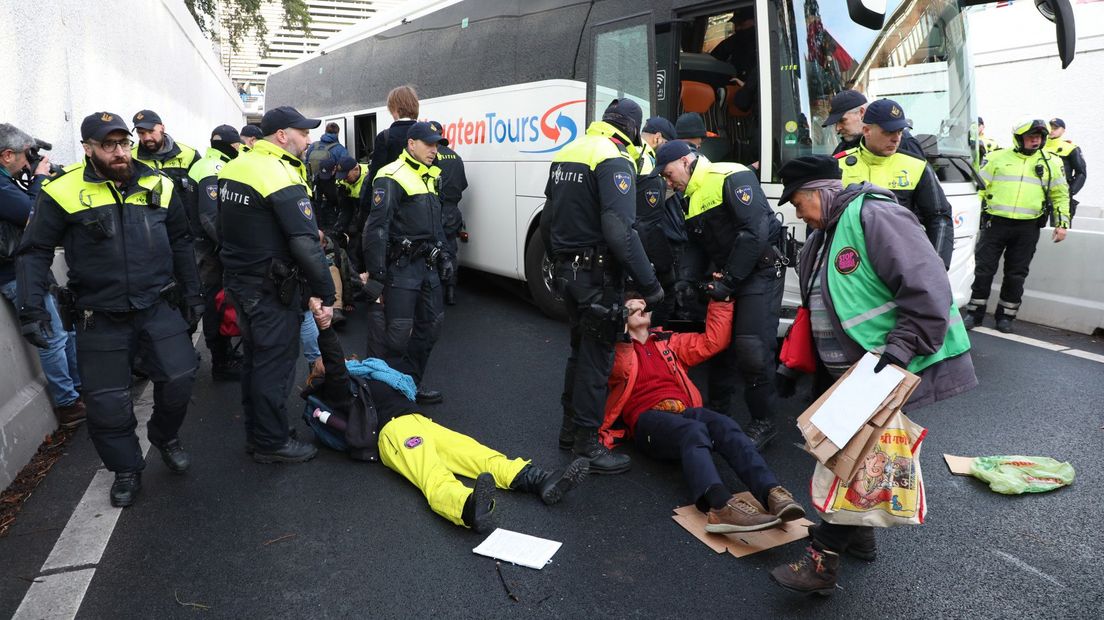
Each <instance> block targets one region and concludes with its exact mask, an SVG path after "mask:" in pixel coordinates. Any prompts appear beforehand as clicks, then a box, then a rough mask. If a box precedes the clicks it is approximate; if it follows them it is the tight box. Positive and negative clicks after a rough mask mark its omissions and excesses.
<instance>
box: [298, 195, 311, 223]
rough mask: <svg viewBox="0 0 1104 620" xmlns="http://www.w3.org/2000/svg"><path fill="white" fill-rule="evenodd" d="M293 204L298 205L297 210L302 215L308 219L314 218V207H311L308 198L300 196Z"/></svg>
mask: <svg viewBox="0 0 1104 620" xmlns="http://www.w3.org/2000/svg"><path fill="white" fill-rule="evenodd" d="M295 206H297V207H299V212H300V213H302V214H303V217H305V218H307V219H308V220H313V219H314V209H312V208H311V201H310V198H300V199H299V202H298V203H296V205H295Z"/></svg>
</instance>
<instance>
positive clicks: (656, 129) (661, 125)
mask: <svg viewBox="0 0 1104 620" xmlns="http://www.w3.org/2000/svg"><path fill="white" fill-rule="evenodd" d="M640 131H643V132H645V133H658V134H659V135H661V136H663V138H664V139H665V140H667V141H668V142H670V141H671V140H677V139H678V134H677V133H676V132H675V126H674V125H672V124H671V121H669V120H667V119H665V118H663V117H662V116H653V117H651V118H649V119H648V120H647V121H645V122H644V127H643V129H641V130H640Z"/></svg>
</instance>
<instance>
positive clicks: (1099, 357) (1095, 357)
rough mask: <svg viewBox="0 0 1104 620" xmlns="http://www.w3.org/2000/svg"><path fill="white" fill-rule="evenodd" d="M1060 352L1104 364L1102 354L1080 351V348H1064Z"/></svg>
mask: <svg viewBox="0 0 1104 620" xmlns="http://www.w3.org/2000/svg"><path fill="white" fill-rule="evenodd" d="M1062 353H1065V354H1066V355H1072V356H1074V357H1080V358H1081V359H1085V360H1092V361H1094V362H1100V363H1101V364H1104V355H1100V354H1098V353H1089V352H1088V351H1082V350H1080V349H1066V350H1065V351H1062Z"/></svg>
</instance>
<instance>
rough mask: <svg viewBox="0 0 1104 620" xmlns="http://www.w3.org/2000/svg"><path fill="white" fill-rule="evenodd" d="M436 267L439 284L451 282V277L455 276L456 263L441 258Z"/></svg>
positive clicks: (449, 259) (446, 258) (445, 257)
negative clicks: (439, 279) (437, 267)
mask: <svg viewBox="0 0 1104 620" xmlns="http://www.w3.org/2000/svg"><path fill="white" fill-rule="evenodd" d="M438 266H439V267H440V271H439V273H440V275H441V282H452V276H454V275H456V263H454V262H452V258H450V257H448V256H442V257H441V262H440V263H438Z"/></svg>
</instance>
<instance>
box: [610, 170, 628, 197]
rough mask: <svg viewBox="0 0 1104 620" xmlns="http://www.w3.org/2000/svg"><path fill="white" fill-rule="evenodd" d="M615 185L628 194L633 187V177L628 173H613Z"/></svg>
mask: <svg viewBox="0 0 1104 620" xmlns="http://www.w3.org/2000/svg"><path fill="white" fill-rule="evenodd" d="M613 186H614V187H616V188H617V191H619V192H621V193H622V194H628V193H629V190H630V189H632V177H630V176H629V175H628V174H627V173H624V172H618V173H616V174H614V175H613Z"/></svg>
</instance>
